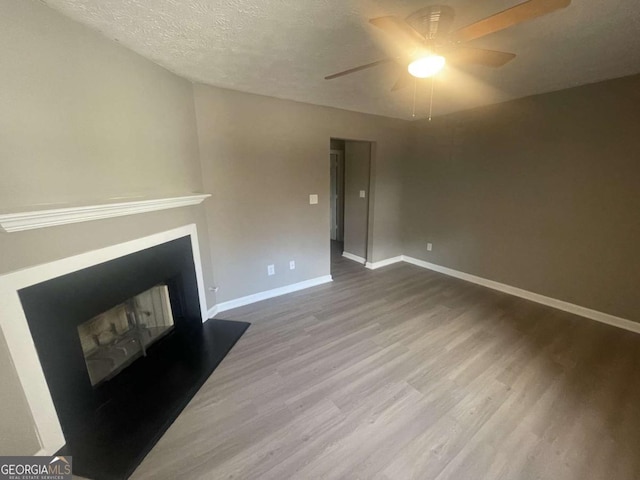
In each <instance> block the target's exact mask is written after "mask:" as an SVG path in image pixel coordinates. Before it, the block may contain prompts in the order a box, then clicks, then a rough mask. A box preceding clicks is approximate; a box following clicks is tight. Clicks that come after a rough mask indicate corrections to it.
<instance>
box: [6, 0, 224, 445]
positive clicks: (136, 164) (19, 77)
mask: <svg viewBox="0 0 640 480" xmlns="http://www.w3.org/2000/svg"><path fill="white" fill-rule="evenodd" d="M0 59H1V63H2V67H1V68H0V209H2V210H4V211H17V210H20V209H22V208H26V207H34V206H42V205H43V204H51V203H54V204H57V203H60V204H63V203H67V202H70V203H85V202H91V201H105V200H107V199H109V198H115V197H131V196H147V197H154V196H163V195H170V194H172V193H180V194H184V193H188V192H191V191H201V190H202V183H201V179H200V166H199V159H198V143H197V138H196V135H197V133H196V127H195V113H194V106H193V96H192V86H191V84H190V83H189V82H187V81H185V80H183V79H180V78H178V77H177V76H175V75H173V74H171V73H169V72H168V71H166V70H164V69H162V68H160V67H158V66H157V65H155V64H153V63H151V62H149V61H147V60H144V59H142V58H141V57H139V56H138V55H135V54H134V53H132V52H130V51H128V50H126V49H124V48H122V47H120V46H118V45H117V44H115V43H114V42H111V41H108V40H106V39H104V38H102V37H101V36H100V35H99V34H97V33H95V32H92V31H90V30H88V29H86V28H85V27H82V26H80V25H79V24H77V23H75V22H73V21H71V20H68V19H66V18H65V17H63V16H61V15H60V14H59V13H57V12H54V11H53V10H50V9H49V8H48V7H46V6H44V5H43V4H42V3H40V2H37V1H30V0H3V1H2V2H1V4H0ZM194 222H195V223H196V224H197V225H198V229H199V232H200V237H201V238H200V242H201V245H205V248H204V249H203V250H202V253H203V263H204V268H205V281H206V282H208V284H209V285H211V284H212V283H213V275H212V272H211V265H210V261H209V250H208V249H207V248H206V244H207V243H208V237H207V235H208V233H207V228H206V219H205V217H204V207H203V206H199V207H194V208H181V209H177V210H171V211H165V212H157V213H152V214H145V215H136V216H132V217H121V218H114V219H110V220H103V221H95V222H90V223H86V224H75V225H68V226H60V227H52V228H47V229H42V230H32V231H26V232H17V233H11V234H6V233H0V274H1V273H6V272H9V271H13V270H17V269H20V268H25V267H28V266H31V265H36V264H40V263H43V262H47V261H52V260H55V259H59V258H63V257H66V256H69V255H74V254H77V253H81V252H85V251H90V250H94V249H96V248H100V247H104V246H107V245H110V244H114V243H120V242H123V241H127V240H131V239H134V238H138V237H141V236H144V235H148V234H152V233H156V232H158V231H162V230H167V229H169V228H173V227H176V226H179V225H184V224H187V223H194ZM208 300H209V302H211V303H213V302H214V297H213V296H212V295H211V294H209V299H208ZM0 314H1V312H0ZM7 356H8V352H7V351H6V345H5V343H4V342H3V341H2V342H0V359H1V360H2V362H3V363H2V368H0V385H2V404H3V405H4V407H3V408H2V409H1V410H0V426H2V430H1V432H2V434H1V435H0V455H2V454H9V453H23V454H31V453H34V452H35V451H36V450H37V449H38V444H37V438H36V437H35V434H34V431H33V428H32V426H31V425H32V419H31V417H30V414H29V411H28V408H27V406H26V403H25V399H24V395H23V394H22V391H21V388H20V386H19V383H18V380H17V377H16V373H15V370H14V368H13V366H12V365H10V364H7V363H6V361H5V359H6V358H7ZM7 405H11V407H10V408H9V407H7Z"/></svg>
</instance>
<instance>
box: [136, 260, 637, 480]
mask: <svg viewBox="0 0 640 480" xmlns="http://www.w3.org/2000/svg"><path fill="white" fill-rule="evenodd" d="M333 267H334V269H333V270H334V272H333V274H334V282H333V283H332V284H327V285H323V286H320V287H316V288H313V289H310V290H305V291H302V292H297V293H294V294H290V295H287V296H284V297H279V298H276V299H272V300H268V301H264V302H261V303H258V304H253V305H249V306H246V307H243V308H240V309H236V310H233V311H230V312H225V313H224V314H222V315H220V317H222V318H225V319H230V320H234V319H236V320H246V321H249V322H252V326H251V327H250V328H249V330H248V331H247V333H246V334H245V335H244V337H242V338H241V339H240V341H239V342H238V344H237V345H236V346H235V348H234V349H233V350H232V351H231V353H230V354H229V356H228V357H227V358H226V359H225V360H224V361H223V362H222V364H221V365H220V367H218V369H217V370H216V371H215V372H214V373H213V375H212V376H211V378H210V379H209V380H208V382H207V383H206V384H205V386H204V387H203V388H202V389H201V391H200V392H199V393H198V394H197V395H196V396H195V397H194V399H193V400H192V401H191V403H190V404H189V406H188V407H187V408H186V409H185V410H184V412H183V413H182V415H181V416H180V417H179V418H178V419H177V420H176V422H175V423H174V424H173V425H172V426H171V428H170V429H169V430H168V431H167V433H166V434H165V435H164V437H163V438H162V439H161V440H160V441H159V442H158V444H157V445H156V446H155V448H154V449H153V450H152V451H151V453H150V454H149V455H148V456H147V458H146V459H145V460H144V461H143V463H142V464H141V465H140V467H139V468H138V469H137V471H136V472H135V474H134V475H133V477H132V478H134V479H138V480H141V479H176V478H180V479H232V478H233V479H265V480H267V479H274V480H283V479H290V478H292V479H320V478H326V479H376V480H392V479H403V480H404V479H421V480H423V479H424V480H428V479H437V480H445V479H458V480H466V479H512V480H527V479H548V480H571V479H576V480H578V479H579V480H585V479H594V480H595V479H606V480H611V479H620V480H622V479H638V478H640V335H637V334H633V333H630V332H626V331H623V330H619V329H616V328H613V327H609V326H606V325H602V324H599V323H596V322H594V321H591V320H587V319H584V318H581V317H577V316H573V315H570V314H567V313H564V312H560V311H557V310H553V309H551V308H547V307H544V306H541V305H537V304H534V303H531V302H528V301H526V300H522V299H519V298H515V297H511V296H508V295H506V294H502V293H499V292H495V291H492V290H488V289H486V288H483V287H480V286H477V285H474V284H470V283H466V282H464V281H461V280H457V279H453V278H450V277H447V276H444V275H441V274H438V273H435V272H430V271H428V270H423V269H421V268H418V267H415V266H412V265H408V264H395V265H391V266H389V267H386V268H383V269H379V270H376V271H370V270H366V269H365V268H364V267H362V266H361V265H358V264H356V263H354V262H351V261H350V260H346V259H342V258H339V257H337V258H335V260H334V262H333Z"/></svg>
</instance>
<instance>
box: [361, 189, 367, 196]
mask: <svg viewBox="0 0 640 480" xmlns="http://www.w3.org/2000/svg"><path fill="white" fill-rule="evenodd" d="M366 196H367V192H365V191H364V190H360V198H365V197H366Z"/></svg>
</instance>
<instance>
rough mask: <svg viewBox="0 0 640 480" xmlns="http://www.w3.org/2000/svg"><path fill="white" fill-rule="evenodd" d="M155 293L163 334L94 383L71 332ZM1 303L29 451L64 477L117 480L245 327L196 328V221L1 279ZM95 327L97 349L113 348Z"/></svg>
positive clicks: (202, 316)
mask: <svg viewBox="0 0 640 480" xmlns="http://www.w3.org/2000/svg"><path fill="white" fill-rule="evenodd" d="M154 289H155V290H158V289H160V290H163V291H166V297H165V299H166V300H167V301H168V304H169V305H167V307H170V312H171V314H170V316H171V323H172V325H171V328H170V329H169V328H168V329H167V331H166V332H164V334H163V335H162V336H161V337H162V338H158V339H157V341H156V342H153V343H149V344H148V345H147V346H148V348H146V349H145V352H144V353H145V354H144V355H139V356H136V358H133V359H132V360H131V361H130V362H128V363H127V365H125V366H124V367H123V368H119V369H117V372H115V373H114V374H113V375H109V378H108V379H106V380H105V381H100V382H94V381H92V378H91V375H90V373H89V371H88V369H87V363H86V357H85V354H86V351H88V348H89V347H87V345H86V344H87V337H85V339H84V340H83V339H82V335H81V334H80V332H79V330H78V327H79V326H81V325H86V324H87V322H88V321H89V322H91V321H92V320H94V321H95V319H96V317H99V316H100V315H104V314H105V312H109V311H110V310H111V309H114V308H116V309H117V308H118V306H119V305H123V304H124V305H127V304H128V305H129V306H131V301H132V298H135V297H136V296H139V295H141V294H143V295H144V292H149V291H154ZM139 301H140V300H139ZM127 302H128V303H127ZM0 306H1V307H2V308H3V312H6V313H7V314H8V315H7V316H6V315H3V318H2V328H3V331H4V333H5V336H6V338H7V343H8V346H9V349H10V353H11V355H12V359H13V360H14V364H15V366H16V371H17V372H18V376H19V378H20V381H21V384H22V386H23V388H24V391H25V395H26V397H27V401H28V403H29V406H30V409H31V412H32V415H33V419H34V427H35V429H36V431H37V433H38V437H39V438H40V442H41V445H42V450H41V451H40V452H37V454H49V455H50V454H53V453H56V452H58V451H60V452H62V453H65V454H70V455H73V456H74V473H76V474H79V475H83V476H87V477H89V478H127V477H128V475H130V474H131V473H132V471H133V469H134V468H135V467H136V466H137V464H138V463H139V462H140V461H141V460H142V458H144V456H145V455H146V453H147V452H148V451H149V450H150V449H151V448H152V446H153V445H154V444H155V442H156V441H157V440H158V439H159V438H160V436H161V435H162V433H164V431H165V430H166V429H167V428H168V427H169V426H170V424H171V423H172V422H173V420H174V419H175V418H176V417H177V415H178V414H179V413H180V411H181V410H182V409H183V408H184V407H185V406H186V404H187V403H188V401H189V400H190V399H191V398H192V396H193V395H194V394H195V393H196V392H197V390H198V389H199V388H200V386H201V385H202V384H203V383H204V381H206V379H207V378H208V376H209V375H210V373H211V372H212V371H213V370H214V369H215V367H216V366H217V365H218V364H219V362H220V361H221V360H222V358H224V356H225V355H226V353H228V351H229V350H230V349H231V347H232V346H233V345H234V344H235V342H236V341H237V340H238V338H239V337H240V336H241V335H242V333H243V332H244V331H245V330H246V328H247V327H248V324H246V323H243V322H227V321H223V320H209V321H207V322H206V323H204V324H203V322H204V321H205V320H206V318H207V314H206V312H207V310H206V304H205V296H204V290H203V282H202V272H201V270H200V258H199V249H198V242H197V231H196V227H195V225H188V226H185V227H180V228H178V229H174V230H171V231H167V232H162V233H160V234H156V235H152V236H149V237H144V238H142V239H137V240H134V241H131V242H127V243H125V244H119V245H114V246H112V247H107V248H104V249H100V250H96V251H93V252H88V253H85V254H81V255H78V256H75V257H71V258H67V259H63V260H59V261H56V262H51V263H49V264H45V265H40V266H37V267H32V268H29V269H25V270H21V271H19V272H14V273H12V274H8V275H5V276H2V277H0ZM144 308H145V309H147V308H150V307H144ZM117 315H118V314H117V313H116V317H110V318H111V319H110V320H108V321H107V323H112V324H114V325H112V326H111V327H110V328H111V329H112V330H113V331H112V332H111V333H113V332H117V331H120V332H124V331H125V330H126V326H125V323H124V322H125V321H124V320H120V321H118V320H114V318H117ZM129 320H130V321H131V322H133V324H135V323H136V320H135V319H134V318H130V319H129ZM138 323H140V322H138ZM142 323H144V322H142ZM116 324H117V325H116ZM147 327H148V325H147V324H144V328H147ZM80 328H81V329H82V328H83V327H80ZM85 328H86V327H85ZM94 328H95V326H94ZM103 330H104V328H102V327H100V328H99V329H98V333H97V335H101V336H102V337H101V341H102V342H103V343H105V344H108V345H112V344H113V345H115V343H109V342H115V340H110V339H109V338H108V332H107V334H105V333H104V332H103ZM107 330H108V329H107ZM85 334H86V332H85ZM83 342H84V343H85V345H84V348H83ZM89 350H90V348H89ZM61 449H62V450H61ZM34 453H36V452H34Z"/></svg>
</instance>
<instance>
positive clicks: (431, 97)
mask: <svg viewBox="0 0 640 480" xmlns="http://www.w3.org/2000/svg"><path fill="white" fill-rule="evenodd" d="M435 83H436V81H435V78H433V77H431V95H429V121H431V114H432V113H433V88H434V86H435Z"/></svg>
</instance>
